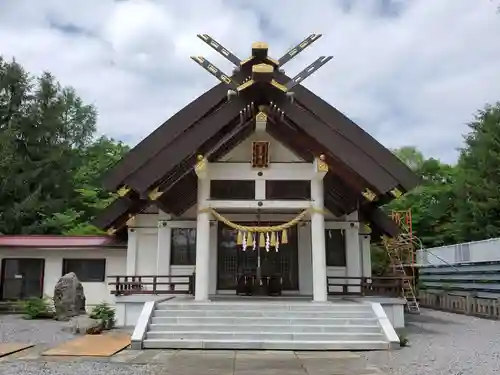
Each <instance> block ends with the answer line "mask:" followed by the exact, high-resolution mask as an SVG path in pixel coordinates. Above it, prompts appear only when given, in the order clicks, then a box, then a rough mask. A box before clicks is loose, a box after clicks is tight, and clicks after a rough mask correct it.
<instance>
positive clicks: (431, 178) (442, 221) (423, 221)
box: [386, 147, 456, 247]
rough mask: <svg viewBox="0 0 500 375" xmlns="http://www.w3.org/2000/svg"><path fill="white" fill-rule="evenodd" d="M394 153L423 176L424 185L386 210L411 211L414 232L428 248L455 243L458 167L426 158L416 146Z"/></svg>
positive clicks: (389, 205) (395, 201)
mask: <svg viewBox="0 0 500 375" xmlns="http://www.w3.org/2000/svg"><path fill="white" fill-rule="evenodd" d="M393 152H394V153H395V155H396V156H398V157H399V158H400V159H401V160H402V161H403V162H405V164H406V165H408V167H409V168H410V169H412V170H413V171H414V172H415V173H416V174H417V175H418V176H420V177H421V181H422V183H421V184H420V185H419V186H417V187H416V188H415V189H414V190H412V191H410V192H409V193H407V194H405V195H404V196H402V197H400V198H398V199H396V200H394V201H392V202H391V203H390V204H388V205H387V206H386V209H387V210H396V211H400V210H408V209H410V208H411V213H412V227H413V232H414V233H415V235H416V236H417V237H418V238H419V239H420V240H421V241H422V244H423V245H424V246H425V247H434V246H440V245H445V244H448V243H453V242H454V241H455V233H454V231H453V230H451V229H452V226H453V225H454V211H455V209H454V207H455V206H454V201H455V196H454V190H453V185H454V183H455V179H456V167H454V166H451V165H448V164H444V163H442V162H440V161H439V160H436V159H433V158H429V159H426V158H425V157H424V156H423V155H422V153H421V152H420V151H418V150H417V149H416V148H415V147H403V148H400V149H397V150H394V151H393Z"/></svg>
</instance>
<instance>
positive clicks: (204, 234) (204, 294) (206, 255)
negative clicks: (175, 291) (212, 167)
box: [195, 158, 210, 301]
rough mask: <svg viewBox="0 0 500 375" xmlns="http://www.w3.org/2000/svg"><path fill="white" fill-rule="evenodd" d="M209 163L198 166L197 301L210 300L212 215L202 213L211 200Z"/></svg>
mask: <svg viewBox="0 0 500 375" xmlns="http://www.w3.org/2000/svg"><path fill="white" fill-rule="evenodd" d="M207 164H208V163H207V161H206V159H202V158H199V162H198V164H197V166H196V169H195V170H196V174H197V175H198V200H197V201H198V205H197V207H198V214H197V219H196V270H195V272H196V282H195V300H196V301H207V300H208V284H209V281H210V278H209V273H210V213H209V212H207V211H201V210H203V209H204V208H207V207H208V200H209V198H210V180H209V179H208V178H207V170H206V169H207V168H206V167H207Z"/></svg>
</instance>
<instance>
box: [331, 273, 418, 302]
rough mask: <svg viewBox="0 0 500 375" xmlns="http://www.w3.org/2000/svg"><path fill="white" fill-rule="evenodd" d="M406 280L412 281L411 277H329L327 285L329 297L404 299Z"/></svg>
mask: <svg viewBox="0 0 500 375" xmlns="http://www.w3.org/2000/svg"><path fill="white" fill-rule="evenodd" d="M405 279H406V280H411V277H409V276H407V277H395V276H385V277H384V276H382V277H378V276H377V277H347V276H327V278H326V280H327V281H326V285H327V290H328V294H329V295H360V296H381V297H402V296H403V282H404V280H405Z"/></svg>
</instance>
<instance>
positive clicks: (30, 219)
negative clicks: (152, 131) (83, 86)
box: [0, 57, 127, 234]
mask: <svg viewBox="0 0 500 375" xmlns="http://www.w3.org/2000/svg"><path fill="white" fill-rule="evenodd" d="M96 119H97V112H96V110H95V108H94V107H93V106H91V105H86V104H84V103H83V101H82V100H81V98H79V97H78V95H77V94H76V92H75V91H74V90H73V89H72V88H69V87H62V86H61V85H60V84H59V83H58V82H57V81H56V79H55V78H54V77H53V76H52V75H51V74H49V73H44V74H42V75H41V76H40V77H38V78H35V77H31V76H30V75H29V74H28V73H26V72H25V71H24V69H23V68H22V67H21V66H20V65H19V64H18V63H17V62H16V61H12V62H6V61H4V60H3V59H2V58H1V57H0V233H3V234H96V233H100V231H99V230H98V229H97V228H94V227H92V226H91V225H90V224H89V222H90V221H91V220H92V219H93V217H94V216H95V215H96V214H97V212H98V211H99V209H101V208H103V207H105V206H106V205H107V204H108V203H109V202H110V200H111V199H112V198H113V197H112V196H111V195H110V194H109V193H107V192H104V191H103V190H102V189H101V188H100V181H99V176H100V175H101V174H103V173H104V172H105V171H106V170H107V169H109V167H110V166H111V165H113V164H114V163H116V162H117V161H118V160H119V159H120V158H121V156H122V155H123V154H124V153H125V152H126V151H127V147H126V146H125V145H123V144H122V143H120V142H115V141H114V140H112V139H109V138H106V137H100V138H96V137H95V132H96Z"/></svg>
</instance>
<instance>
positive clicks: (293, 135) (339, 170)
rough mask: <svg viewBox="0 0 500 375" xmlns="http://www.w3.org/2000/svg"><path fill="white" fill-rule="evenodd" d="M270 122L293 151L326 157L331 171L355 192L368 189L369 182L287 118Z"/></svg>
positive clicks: (272, 127)
mask: <svg viewBox="0 0 500 375" xmlns="http://www.w3.org/2000/svg"><path fill="white" fill-rule="evenodd" d="M270 122H271V124H273V125H272V126H271V129H273V131H277V132H280V133H281V137H282V139H283V140H284V141H285V142H287V144H288V146H289V147H290V148H292V149H293V150H300V149H306V150H307V152H309V153H311V154H312V155H313V156H315V157H316V156H318V155H320V154H323V155H325V157H326V162H327V164H328V165H329V166H330V169H331V171H332V172H333V173H335V174H337V175H339V176H340V177H341V178H342V179H343V180H345V181H346V182H347V183H348V184H349V185H350V186H351V187H352V189H353V190H358V191H360V192H361V191H363V190H364V189H365V188H366V186H367V182H366V181H365V180H364V179H363V178H362V177H360V176H359V175H357V174H356V173H355V172H353V171H351V170H350V169H349V168H347V167H346V166H345V165H344V164H342V162H340V161H339V160H338V159H337V158H336V157H335V156H333V155H331V153H330V152H329V151H328V150H327V148H326V147H324V146H323V145H321V144H320V143H319V142H318V141H317V140H316V139H314V138H312V137H311V136H310V135H308V134H306V133H305V132H304V131H302V130H301V129H298V128H297V127H296V126H295V125H294V124H292V123H290V122H289V121H288V120H287V119H286V118H283V119H278V118H275V117H272V118H271V121H270Z"/></svg>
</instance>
